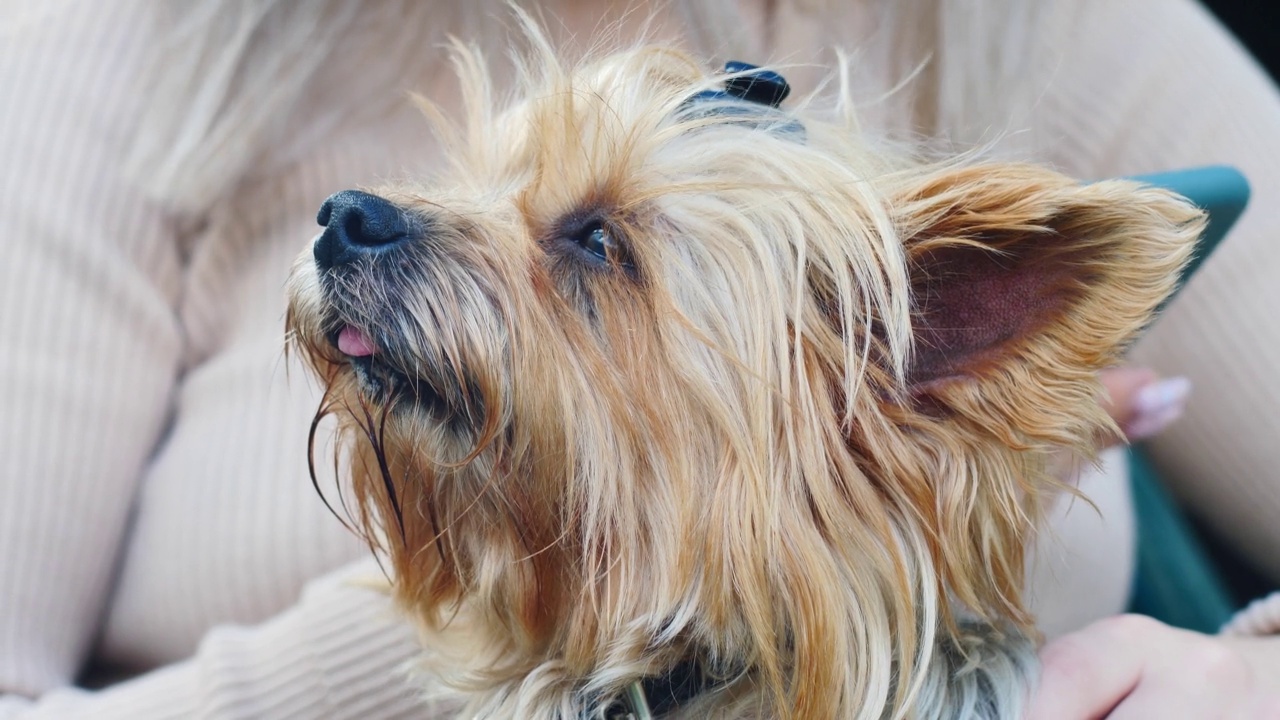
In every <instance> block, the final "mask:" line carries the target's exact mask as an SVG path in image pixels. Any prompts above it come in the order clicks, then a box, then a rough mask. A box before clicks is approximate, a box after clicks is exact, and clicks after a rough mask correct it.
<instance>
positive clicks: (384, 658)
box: [0, 560, 457, 720]
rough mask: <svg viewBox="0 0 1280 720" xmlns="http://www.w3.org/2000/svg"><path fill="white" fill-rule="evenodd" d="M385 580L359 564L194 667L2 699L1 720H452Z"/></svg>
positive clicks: (203, 651)
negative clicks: (416, 661) (417, 671)
mask: <svg viewBox="0 0 1280 720" xmlns="http://www.w3.org/2000/svg"><path fill="white" fill-rule="evenodd" d="M385 582H386V581H385V580H384V579H383V576H382V575H381V574H380V572H379V570H378V567H377V565H376V564H375V563H374V562H373V561H372V560H368V561H363V562H360V563H356V564H353V565H351V566H348V567H346V568H343V569H341V570H338V571H335V572H333V573H330V574H329V575H327V576H325V577H322V578H320V579H318V580H314V581H312V582H311V583H309V584H308V585H307V587H306V589H305V590H304V591H303V594H302V597H301V599H300V600H299V601H298V602H297V603H296V604H295V605H294V606H293V607H291V608H290V609H289V610H287V611H286V612H284V613H281V614H280V615H278V616H276V617H275V618H273V619H271V620H270V621H268V622H266V623H263V624H262V625H258V626H255V627H238V626H221V627H217V628H214V629H213V630H211V631H210V632H209V633H208V634H207V635H206V636H205V638H204V640H203V641H202V642H201V644H200V648H199V650H198V651H197V652H196V655H195V656H194V657H193V658H191V659H190V660H187V661H184V662H181V663H177V664H174V665H169V666H167V667H165V668H162V669H160V670H156V671H154V672H151V673H148V674H146V675H143V676H141V677H139V678H136V679H134V680H130V681H127V682H124V683H121V684H119V685H115V686H112V687H110V688H108V689H106V690H102V691H98V692H89V691H85V690H80V689H75V688H64V689H60V690H55V691H53V692H50V693H47V694H45V695H43V696H42V697H40V698H38V699H37V700H34V701H31V700H23V699H18V698H12V697H11V698H9V699H8V700H7V701H6V700H4V699H0V720H70V719H72V718H94V719H95V720H276V719H284V718H299V719H301V718H308V719H309V718H326V720H365V719H366V718H377V719H378V720H399V719H401V718H403V720H433V719H439V718H446V717H453V716H454V714H455V713H456V710H457V708H456V707H455V706H453V705H451V704H450V703H449V702H448V700H446V699H444V698H439V697H437V698H433V697H432V696H431V695H430V693H429V688H428V687H427V686H425V685H424V684H423V680H424V678H422V677H417V678H414V677H412V663H413V658H414V657H415V655H416V654H417V653H419V652H420V646H419V645H418V644H417V643H416V641H415V639H414V637H413V631H412V629H411V627H410V625H409V624H408V623H406V622H405V621H404V620H403V618H401V617H399V616H398V615H397V613H396V612H395V610H394V608H393V606H392V603H391V601H390V598H389V597H388V595H387V593H386V592H385V589H380V588H379V587H378V586H379V585H385Z"/></svg>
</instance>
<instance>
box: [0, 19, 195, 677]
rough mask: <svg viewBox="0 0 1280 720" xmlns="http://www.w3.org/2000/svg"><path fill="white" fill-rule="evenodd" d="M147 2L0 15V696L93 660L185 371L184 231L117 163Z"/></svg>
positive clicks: (132, 103)
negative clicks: (123, 551)
mask: <svg viewBox="0 0 1280 720" xmlns="http://www.w3.org/2000/svg"><path fill="white" fill-rule="evenodd" d="M140 7H143V6H142V5H141V4H136V3H118V4H117V3H112V4H110V6H107V5H93V6H90V5H78V6H73V5H72V4H67V3H36V4H31V3H12V4H6V5H5V6H4V10H3V14H2V15H0V238H2V240H0V243H2V244H0V247H2V248H3V252H2V254H0V339H2V342H3V347H4V352H0V398H3V400H2V401H0V692H10V693H20V694H26V695H36V694H39V693H42V692H45V691H47V690H49V689H50V688H53V687H57V686H59V685H65V684H67V683H69V682H70V681H71V679H72V678H73V677H74V675H75V673H76V672H77V670H78V668H79V666H80V664H81V663H82V662H83V661H84V659H85V656H86V654H87V652H88V650H89V645H90V642H91V641H92V639H93V637H94V635H95V633H96V632H97V627H98V623H99V622H100V619H101V617H102V614H103V611H104V608H105V605H106V602H107V597H108V593H109V592H110V588H111V583H112V574H113V572H114V570H115V566H116V562H117V559H118V558H117V555H118V553H119V551H120V548H121V544H122V541H123V538H124V535H125V532H126V524H127V518H128V514H129V509H130V505H131V503H132V502H133V497H134V492H135V490H136V487H135V486H136V483H137V480H138V477H139V475H140V472H141V469H142V467H143V465H144V464H145V463H146V462H147V458H148V456H149V455H150V453H151V452H152V451H153V449H154V447H155V445H156V443H157V440H158V439H159V437H160V436H161V434H162V433H163V431H164V425H165V419H166V415H167V414H168V413H169V411H170V407H169V404H170V397H171V391H172V388H173V386H174V382H175V378H176V376H177V373H178V371H179V363H180V358H181V354H182V337H181V332H180V329H179V327H178V325H177V322H176V321H175V312H174V307H175V305H176V304H177V302H178V296H179V282H180V277H181V268H180V264H179V257H178V252H177V249H176V245H175V241H174V237H173V234H172V233H171V232H170V228H169V227H168V224H167V220H166V216H165V214H164V212H163V211H162V210H161V209H160V208H157V207H155V206H153V205H152V204H150V203H149V202H148V201H147V200H146V198H144V197H143V196H142V195H141V193H140V192H139V191H138V190H137V188H136V187H134V185H132V184H131V183H130V182H128V180H126V179H125V177H124V174H123V172H122V170H121V168H122V166H123V165H124V159H125V154H126V152H127V148H128V145H129V142H130V138H131V134H132V132H133V130H134V128H135V126H136V125H137V123H138V121H139V113H140V112H141V101H140V98H139V94H138V93H139V87H138V83H137V80H138V77H139V75H140V69H141V67H142V62H143V58H142V54H143V52H144V50H145V46H146V43H147V42H148V38H147V36H146V35H147V33H146V27H147V25H148V23H147V18H146V17H145V16H140V13H139V12H136V11H134V10H136V8H140Z"/></svg>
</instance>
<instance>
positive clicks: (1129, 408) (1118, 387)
mask: <svg viewBox="0 0 1280 720" xmlns="http://www.w3.org/2000/svg"><path fill="white" fill-rule="evenodd" d="M1098 379H1099V380H1101V382H1102V388H1103V390H1105V392H1104V393H1103V396H1102V409H1103V410H1106V411H1107V414H1108V415H1110V416H1111V419H1113V420H1115V421H1116V424H1117V425H1119V426H1120V427H1124V426H1125V424H1126V423H1128V422H1129V421H1130V420H1131V419H1132V418H1133V400H1134V397H1135V396H1136V395H1137V394H1138V391H1139V390H1141V389H1142V388H1144V387H1146V386H1147V385H1150V384H1152V383H1154V382H1156V381H1157V380H1159V379H1160V376H1159V375H1157V374H1156V371H1155V370H1152V369H1151V368H1145V367H1135V366H1133V365H1125V366H1123V367H1117V368H1110V369H1107V370H1103V371H1102V372H1101V373H1100V374H1099V376H1098Z"/></svg>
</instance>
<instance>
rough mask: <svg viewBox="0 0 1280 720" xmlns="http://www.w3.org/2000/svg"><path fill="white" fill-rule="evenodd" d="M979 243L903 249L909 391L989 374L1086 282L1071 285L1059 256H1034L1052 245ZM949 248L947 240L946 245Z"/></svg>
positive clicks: (1048, 237) (1040, 241) (1007, 240)
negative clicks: (909, 300)
mask: <svg viewBox="0 0 1280 720" xmlns="http://www.w3.org/2000/svg"><path fill="white" fill-rule="evenodd" d="M1037 234H1039V235H1041V237H1038V238H1035V239H1034V240H1035V241H1034V242H1031V241H1028V242H1024V243H1018V242H1016V239H1015V238H1012V237H1004V238H999V237H995V236H987V237H980V238H974V240H976V242H967V241H966V242H962V243H960V244H952V243H951V242H947V240H948V239H945V238H934V239H932V240H930V241H926V242H918V243H917V244H916V246H915V247H913V248H909V249H908V262H909V264H910V268H911V273H912V274H911V290H912V295H913V298H914V304H915V309H914V312H913V316H912V326H913V329H914V334H915V341H914V351H913V353H912V355H911V359H910V362H909V364H908V365H907V382H908V386H909V388H910V389H912V390H919V389H924V388H927V387H929V386H932V385H936V384H938V383H942V382H948V381H951V380H961V379H963V378H965V377H968V376H971V375H974V374H983V373H984V372H985V371H987V370H991V369H994V366H995V365H998V364H999V363H1000V362H1001V360H1002V359H1004V358H1006V357H1007V356H1008V354H1009V353H1016V352H1017V351H1018V346H1019V345H1020V344H1022V343H1024V342H1027V341H1029V340H1030V339H1031V338H1032V337H1034V336H1035V335H1036V333H1037V332H1038V331H1041V330H1043V329H1044V328H1045V327H1046V326H1048V325H1050V324H1051V323H1052V322H1053V321H1054V320H1055V319H1056V318H1057V317H1058V316H1060V314H1061V313H1063V312H1066V311H1067V310H1068V309H1069V306H1070V305H1071V303H1072V300H1073V297H1072V296H1073V295H1078V290H1077V289H1076V288H1074V287H1073V285H1076V286H1077V287H1078V283H1080V282H1087V279H1085V278H1079V277H1073V276H1072V275H1071V273H1070V271H1069V268H1070V266H1071V264H1072V263H1071V262H1070V260H1069V258H1067V257H1044V255H1066V253H1049V252H1040V253H1038V252H1036V251H1037V250H1042V251H1043V250H1044V249H1045V248H1044V247H1043V246H1044V245H1048V244H1050V243H1054V242H1055V241H1060V240H1061V238H1059V237H1054V236H1053V235H1052V234H1050V233H1044V232H1040V233H1037ZM951 240H952V242H954V239H951Z"/></svg>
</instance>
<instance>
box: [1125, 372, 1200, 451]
mask: <svg viewBox="0 0 1280 720" xmlns="http://www.w3.org/2000/svg"><path fill="white" fill-rule="evenodd" d="M1190 394H1191V381H1190V380H1188V379H1187V378H1185V377H1171V378H1165V379H1163V380H1159V381H1157V382H1154V383H1151V384H1150V385H1148V386H1146V387H1144V388H1142V389H1141V390H1139V391H1138V392H1137V394H1136V395H1135V396H1134V398H1133V416H1132V417H1131V418H1130V419H1129V422H1127V423H1125V427H1124V434H1125V435H1126V436H1128V438H1129V440H1130V441H1134V440H1145V439H1146V438H1149V437H1151V436H1153V435H1156V434H1159V433H1160V431H1162V430H1164V429H1165V428H1167V427H1169V426H1170V425H1172V424H1173V423H1174V422H1175V421H1176V420H1177V419H1178V418H1180V417H1182V411H1183V409H1185V408H1186V405H1187V397H1188V396H1189V395H1190Z"/></svg>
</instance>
